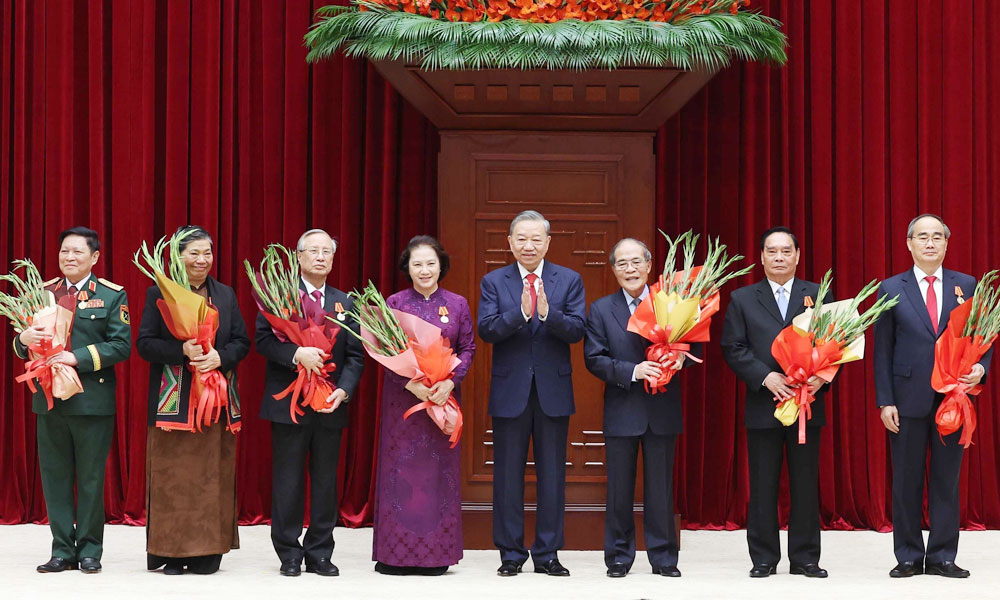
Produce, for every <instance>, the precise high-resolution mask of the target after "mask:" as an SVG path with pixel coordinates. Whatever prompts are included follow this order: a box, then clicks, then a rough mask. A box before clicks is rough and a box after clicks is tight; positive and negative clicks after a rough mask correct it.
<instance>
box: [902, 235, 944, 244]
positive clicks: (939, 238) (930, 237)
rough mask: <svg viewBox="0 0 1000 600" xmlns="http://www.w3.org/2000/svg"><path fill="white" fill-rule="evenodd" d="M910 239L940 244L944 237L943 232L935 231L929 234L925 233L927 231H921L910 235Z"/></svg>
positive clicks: (922, 242) (923, 242)
mask: <svg viewBox="0 0 1000 600" xmlns="http://www.w3.org/2000/svg"><path fill="white" fill-rule="evenodd" d="M910 239H911V240H917V241H918V242H920V243H921V244H926V243H927V242H929V241H931V242H934V243H935V244H940V243H941V242H943V241H944V240H945V237H944V234H943V233H935V234H934V235H930V234H927V233H921V234H918V235H911V236H910Z"/></svg>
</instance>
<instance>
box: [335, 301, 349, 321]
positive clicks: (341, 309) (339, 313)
mask: <svg viewBox="0 0 1000 600" xmlns="http://www.w3.org/2000/svg"><path fill="white" fill-rule="evenodd" d="M333 310H335V311H336V312H337V320H338V321H343V320H344V319H346V318H347V315H345V314H344V305H343V304H341V303H340V302H338V303H336V304H334V305H333Z"/></svg>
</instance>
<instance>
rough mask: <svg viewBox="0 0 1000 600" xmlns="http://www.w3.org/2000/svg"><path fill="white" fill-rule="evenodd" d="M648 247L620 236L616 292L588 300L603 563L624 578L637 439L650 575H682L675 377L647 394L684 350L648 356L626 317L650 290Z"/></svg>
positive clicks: (631, 541)
mask: <svg viewBox="0 0 1000 600" xmlns="http://www.w3.org/2000/svg"><path fill="white" fill-rule="evenodd" d="M652 258H653V256H652V254H651V253H650V252H649V248H647V247H646V245H645V244H643V243H642V242H640V241H639V240H635V239H632V238H625V239H623V240H621V241H620V242H618V243H617V244H615V246H614V248H612V249H611V255H610V257H609V259H608V260H609V264H610V265H611V268H612V269H613V270H614V274H615V278H616V279H617V280H618V284H619V285H620V286H621V288H622V289H621V290H619V291H617V292H615V293H613V294H611V295H609V296H605V297H603V298H600V299H599V300H595V301H594V303H593V304H592V305H591V306H590V315H589V316H588V317H587V337H586V338H585V340H584V345H583V349H584V358H585V359H586V361H587V369H589V370H590V372H591V373H593V374H594V375H596V376H597V377H598V378H599V379H601V380H602V381H604V383H605V386H604V443H605V447H604V448H605V454H606V460H607V468H608V496H607V498H608V504H607V515H606V519H605V524H604V563H605V564H606V565H607V567H608V577H624V576H625V575H627V574H628V572H629V569H631V568H632V563H633V561H634V560H635V519H634V517H633V515H632V503H633V500H634V498H635V469H636V459H637V458H638V455H639V444H640V443H641V444H642V462H643V473H644V477H643V488H644V496H643V528H644V530H645V535H646V554H647V556H648V558H649V564H650V565H652V567H653V573H654V574H659V575H664V576H667V577H680V576H681V572H680V570H679V569H678V568H677V549H678V548H677V530H676V529H675V526H674V489H673V483H674V449H675V448H676V444H677V436H678V435H679V434H680V433H681V431H682V429H683V420H682V417H681V395H680V380H679V378H678V377H677V376H676V375H675V376H674V379H672V380H671V381H670V384H669V385H668V386H667V389H666V391H664V392H661V393H659V394H655V395H653V394H650V393H648V392H647V391H646V389H645V385H644V382H647V381H648V382H650V383H655V382H656V380H657V379H658V378H659V377H660V373H661V371H662V370H663V369H675V370H677V369H680V368H681V367H682V366H683V365H684V355H681V356H680V358H678V359H677V360H675V361H672V362H671V363H670V364H668V365H661V364H660V363H658V362H654V361H649V360H646V348H647V347H648V346H649V342H648V341H647V340H645V339H644V338H642V337H641V336H639V335H637V334H635V333H632V332H630V331H628V330H627V327H628V321H629V317H630V316H631V315H632V313H634V312H635V309H636V308H637V307H638V306H639V304H640V303H641V302H642V301H643V300H645V299H646V297H647V296H648V295H649V286H648V285H646V281H647V280H648V279H649V271H650V267H651V266H652V262H651V259H652Z"/></svg>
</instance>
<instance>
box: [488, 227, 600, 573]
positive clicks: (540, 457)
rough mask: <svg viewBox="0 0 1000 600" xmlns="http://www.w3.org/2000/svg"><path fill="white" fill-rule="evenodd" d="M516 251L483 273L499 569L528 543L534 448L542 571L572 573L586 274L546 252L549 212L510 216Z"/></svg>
mask: <svg viewBox="0 0 1000 600" xmlns="http://www.w3.org/2000/svg"><path fill="white" fill-rule="evenodd" d="M507 240H508V242H509V243H510V250H511V252H512V253H513V254H514V259H515V260H516V261H517V262H515V263H514V264H512V265H508V266H506V267H503V268H500V269H497V270H495V271H492V272H490V273H488V274H487V275H486V276H485V277H483V281H482V283H481V285H480V290H481V295H480V299H479V319H478V321H479V327H478V329H479V336H480V337H481V338H482V339H483V340H484V341H485V342H487V343H490V344H493V372H492V379H491V381H490V402H489V414H490V416H491V417H492V418H493V463H494V465H493V542H494V544H496V546H497V548H498V549H499V550H500V559H501V564H500V568H499V569H498V570H497V574H498V575H501V576H510V575H517V573H519V572H520V571H521V565H523V564H524V562H525V561H526V560H527V559H528V551H527V550H526V549H525V547H524V469H525V465H526V461H527V457H528V444H529V442H531V443H532V444H533V448H534V457H535V472H536V473H537V476H538V480H537V484H536V485H537V492H538V493H537V495H538V518H537V521H536V523H535V543H534V544H533V545H532V547H531V558H532V561H533V562H534V565H535V572H536V573H547V574H548V575H561V576H565V575H569V571H568V570H567V569H566V568H565V567H563V566H562V564H561V563H560V562H559V559H558V557H557V552H558V550H559V549H560V548H562V546H563V543H564V542H563V517H564V515H563V511H564V509H565V505H566V439H567V435H568V433H569V417H570V415H571V414H573V412H574V410H575V409H574V405H573V376H572V372H573V368H572V365H571V364H570V352H569V346H570V344H573V343H576V342H579V341H580V340H581V339H582V338H583V333H584V328H585V321H586V307H585V299H584V294H583V280H582V279H581V278H580V275H579V274H578V273H576V272H575V271H571V270H570V269H567V268H565V267H560V266H559V265H555V264H552V263H549V262H545V253H546V252H547V251H548V248H549V242H550V240H551V238H550V237H549V222H548V221H547V220H545V217H543V216H542V215H541V214H539V213H537V212H535V211H533V210H528V211H524V212H522V213H520V214H519V215H517V216H516V217H514V220H513V221H511V224H510V235H509V236H508V238H507Z"/></svg>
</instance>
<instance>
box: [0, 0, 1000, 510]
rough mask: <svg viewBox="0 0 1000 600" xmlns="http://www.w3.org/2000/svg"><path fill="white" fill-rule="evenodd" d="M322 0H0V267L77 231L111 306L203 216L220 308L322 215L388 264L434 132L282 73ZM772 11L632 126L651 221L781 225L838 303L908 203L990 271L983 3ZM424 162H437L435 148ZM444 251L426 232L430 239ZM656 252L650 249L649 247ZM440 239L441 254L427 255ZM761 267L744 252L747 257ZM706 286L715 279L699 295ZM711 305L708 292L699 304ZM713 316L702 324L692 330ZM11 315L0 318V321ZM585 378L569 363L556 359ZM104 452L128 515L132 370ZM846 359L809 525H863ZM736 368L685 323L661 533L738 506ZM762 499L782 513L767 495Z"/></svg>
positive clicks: (998, 129) (899, 257) (365, 475)
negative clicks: (226, 295) (668, 523)
mask: <svg viewBox="0 0 1000 600" xmlns="http://www.w3.org/2000/svg"><path fill="white" fill-rule="evenodd" d="M322 4H324V2H322V1H320V2H308V1H293V0H288V1H284V2H281V1H264V0H246V1H237V0H230V1H222V2H214V3H208V2H194V1H190V0H169V1H168V0H155V1H153V0H150V1H148V2H146V1H142V2H140V1H136V0H132V1H130V0H107V1H105V2H101V3H94V2H84V1H82V0H79V1H75V2H73V1H64V2H59V1H52V2H45V3H38V2H28V1H23V0H21V1H15V0H0V215H2V217H3V222H2V224H0V236H2V240H0V263H2V264H9V261H10V260H11V259H13V258H19V257H22V256H29V257H32V258H34V259H35V260H36V261H37V262H39V263H40V264H41V265H42V268H43V270H44V272H45V273H47V274H49V275H50V276H54V275H55V274H56V273H57V268H56V267H57V265H56V248H55V244H56V237H55V236H56V235H57V234H58V232H59V231H60V230H61V229H63V228H65V227H68V226H70V225H75V224H87V225H90V226H92V227H94V228H95V229H97V230H98V231H100V233H101V235H102V238H103V241H104V243H105V251H104V252H103V256H102V258H101V262H100V264H99V266H98V269H97V271H98V273H99V274H100V275H102V276H105V277H108V278H110V279H112V280H113V281H116V282H118V283H120V284H123V285H125V286H126V288H127V289H128V291H129V295H130V298H131V301H132V312H133V319H135V322H138V319H139V318H140V317H141V315H139V314H138V313H139V309H141V302H140V300H141V299H142V297H143V291H144V289H145V287H146V286H147V285H148V283H149V282H148V281H147V280H145V279H144V278H143V277H142V276H141V275H140V274H139V273H138V271H137V270H136V269H135V268H134V266H132V265H131V264H130V254H131V252H132V251H134V250H135V249H136V248H137V247H138V245H139V243H140V241H141V240H144V239H145V240H152V239H154V238H156V237H159V236H160V235H162V234H163V233H165V232H170V231H173V229H174V228H176V227H177V226H178V225H180V224H183V223H188V222H191V223H198V224H201V225H203V226H205V227H207V228H208V229H209V230H210V231H212V232H213V233H214V234H215V236H216V254H217V257H216V269H215V273H216V275H217V276H218V277H219V278H220V279H221V280H222V281H223V282H226V283H228V284H230V285H233V286H234V287H235V288H236V290H237V293H238V295H239V298H240V301H241V303H242V304H241V305H242V309H243V314H244V318H245V319H246V320H247V323H248V325H252V324H253V317H254V315H255V309H254V305H253V302H252V300H251V298H250V294H249V289H248V285H247V283H246V280H245V276H244V275H243V273H242V260H243V259H244V258H249V259H251V260H252V261H253V260H257V259H259V257H260V251H261V248H262V247H263V246H264V245H266V244H268V243H271V242H283V243H286V244H292V243H294V242H295V239H296V237H297V236H298V234H299V233H301V232H302V231H303V230H305V229H307V228H309V227H324V228H326V229H328V230H329V231H331V233H334V234H335V235H336V236H338V238H339V240H340V248H339V251H338V254H337V257H336V259H335V266H334V273H333V276H332V281H333V282H334V283H335V284H336V285H337V286H338V287H340V288H342V289H350V288H353V287H355V286H360V285H363V284H364V283H366V282H367V280H368V279H369V278H370V279H372V280H373V281H374V282H375V283H376V285H378V286H379V287H380V288H382V289H384V290H395V289H398V288H399V287H400V286H402V285H403V282H402V281H401V279H400V276H399V274H398V273H397V272H396V271H395V269H394V262H395V258H396V257H397V256H398V254H399V252H400V250H401V249H402V246H403V244H405V242H406V240H408V239H409V237H410V236H412V235H414V234H416V233H434V231H435V228H436V219H437V215H436V202H435V189H436V169H437V164H436V159H437V145H438V141H437V132H436V131H435V130H434V129H433V128H432V127H431V126H430V125H429V124H428V123H427V121H426V120H425V119H423V117H421V116H420V115H419V114H417V113H416V112H415V110H414V109H413V108H412V107H410V106H409V105H407V104H406V103H404V102H402V101H401V100H400V99H399V97H398V96H397V95H396V93H395V92H394V91H393V90H391V89H390V88H389V87H388V86H387V85H386V84H385V83H384V82H383V81H382V79H381V78H380V77H379V76H378V75H377V74H375V72H374V71H373V70H372V68H371V67H370V66H369V65H367V64H366V63H364V62H362V61H354V60H344V59H342V58H336V59H334V60H331V61H329V62H326V63H323V64H320V65H317V66H309V65H307V64H306V63H305V61H304V56H305V50H304V48H303V47H302V42H301V39H302V35H303V33H304V32H305V30H306V28H307V27H308V25H309V23H310V21H311V15H312V12H313V10H314V9H315V8H317V7H318V6H320V5H322ZM755 6H758V7H760V8H762V9H763V10H764V11H765V12H766V13H767V14H770V15H772V16H775V17H776V18H778V19H780V20H781V21H783V22H784V23H785V31H786V33H787V34H788V37H789V42H790V48H789V52H790V60H789V63H788V65H787V66H786V67H785V68H783V69H773V68H768V67H765V66H761V65H738V66H735V67H733V68H730V69H727V70H725V71H723V72H721V73H720V74H719V75H717V76H716V77H715V79H714V80H713V81H712V82H710V83H709V85H708V86H707V87H706V89H705V90H704V91H703V92H701V93H700V94H698V95H697V96H696V97H695V98H694V99H692V101H691V102H690V103H689V104H688V105H687V106H686V107H685V108H684V109H683V110H682V111H681V112H680V113H679V114H678V115H676V116H675V117H674V118H673V119H671V120H670V121H669V122H668V123H667V124H666V125H665V126H664V127H663V129H662V130H661V131H660V134H659V135H658V137H657V141H656V152H657V166H658V168H657V176H658V182H657V214H656V222H657V225H658V227H660V228H662V229H664V230H665V231H667V232H669V233H676V232H679V231H683V230H685V229H688V228H694V229H695V230H696V231H701V232H705V233H707V234H711V235H720V236H721V237H722V238H723V240H724V241H725V242H727V243H729V244H730V246H731V247H732V248H734V249H736V250H738V251H740V252H742V253H743V254H745V255H747V256H749V257H753V258H754V259H756V257H757V255H758V251H757V236H758V235H759V233H760V232H761V231H762V230H764V229H766V228H767V227H769V226H771V225H774V224H788V225H790V226H791V227H792V228H793V229H794V230H795V231H796V232H797V233H798V234H799V235H800V239H801V241H802V244H803V247H802V250H803V252H802V257H803V258H802V263H801V265H800V270H799V275H800V276H803V277H808V278H810V279H813V280H816V279H818V278H819V277H820V276H822V273H823V272H824V271H825V270H826V269H827V268H829V267H833V268H834V270H835V275H836V282H835V290H834V292H835V294H836V295H837V296H838V297H844V296H845V295H847V294H849V293H851V292H853V291H856V290H857V289H859V288H860V287H861V286H862V285H863V284H864V283H866V282H867V281H868V280H870V279H872V278H876V277H878V278H884V277H887V276H889V275H892V274H894V273H897V272H899V271H902V270H904V269H906V268H908V267H909V266H910V264H911V259H910V257H909V254H908V252H907V250H906V247H905V239H904V238H905V227H906V224H907V222H908V221H909V219H910V218H911V217H913V216H914V215H916V214H917V213H920V212H924V211H931V212H938V213H940V214H942V215H943V216H944V218H945V219H946V221H947V222H948V224H949V226H950V227H951V230H952V232H953V237H952V240H951V242H950V251H949V255H948V261H947V263H946V266H948V267H950V268H953V269H957V270H962V271H965V272H969V273H973V274H976V275H978V274H980V273H982V272H983V271H985V270H987V269H989V268H990V267H991V266H997V265H1000V241H998V239H997V236H995V235H992V232H994V231H997V230H998V229H1000V214H998V212H1000V211H998V208H996V207H995V206H994V205H995V201H994V200H993V199H995V198H997V197H998V192H1000V189H998V188H1000V152H998V147H997V142H996V141H994V140H998V139H1000V135H998V134H1000V120H998V119H1000V118H998V117H997V116H995V115H994V114H993V113H994V111H992V110H991V105H990V100H991V99H992V98H995V97H996V94H997V92H998V91H1000V89H998V88H1000V67H998V66H996V65H995V64H994V63H995V61H994V60H993V59H992V57H994V56H996V55H997V51H998V50H1000V48H998V45H1000V40H997V38H996V36H993V35H991V32H993V31H996V30H997V28H998V26H1000V14H998V13H997V11H995V10H994V11H991V12H988V11H987V8H988V3H987V2H986V1H985V0H971V1H962V2H949V1H947V0H939V1H932V0H924V1H918V2H916V3H914V2H903V1H901V0H886V1H884V2H857V3H851V2H834V0H810V1H809V2H800V1H799V0H771V1H760V2H756V3H755ZM442 168H447V165H443V166H442ZM443 242H444V244H445V246H446V247H447V244H448V240H443ZM657 244H658V245H657V248H658V252H657V255H658V256H659V257H662V255H663V254H662V250H663V246H662V243H661V242H657ZM454 259H455V260H462V259H463V258H462V257H454ZM761 276H762V272H761V270H760V268H759V267H758V268H757V270H756V272H755V273H754V275H753V276H752V277H748V278H746V279H745V280H744V281H741V282H740V284H741V285H743V284H746V283H749V282H751V281H753V280H755V279H756V278H759V277H761ZM724 296H725V294H724ZM723 305H724V306H723V310H724V308H725V299H724V300H723ZM720 327H721V319H719V322H718V323H716V324H715V328H714V329H713V339H716V340H717V339H718V335H719V332H720ZM11 336H12V332H11V330H10V328H9V326H7V325H6V324H5V325H4V330H3V339H4V340H9V339H10V337H11ZM20 369H21V367H20V361H17V360H16V359H15V358H14V357H13V354H12V353H11V352H10V349H9V345H8V342H6V341H5V342H4V343H3V344H2V345H0V382H3V383H2V384H0V522H5V523H11V522H24V521H38V520H41V519H44V516H45V510H44V503H43V500H42V494H41V484H40V481H39V478H38V475H37V465H36V463H37V457H36V452H35V442H34V426H33V425H34V417H33V416H32V415H31V414H30V410H29V408H28V406H29V405H28V402H27V397H26V393H25V391H24V389H23V387H21V386H17V387H15V385H14V384H13V378H14V376H15V375H16V374H19V373H20ZM262 373H263V369H262V361H261V359H260V358H259V357H258V356H256V355H255V354H254V353H253V352H251V356H250V358H248V359H247V360H246V361H245V362H244V363H243V365H242V366H241V369H240V388H241V391H242V396H243V404H244V412H245V419H244V431H243V433H242V434H241V437H240V442H239V452H238V478H239V481H238V484H239V485H238V489H239V506H240V519H241V521H243V522H246V523H256V522H262V521H264V520H266V519H267V516H268V513H269V508H270V506H269V505H270V440H269V430H268V426H267V423H265V422H262V421H260V420H258V419H257V418H256V413H257V410H258V408H259V406H260V402H261V401H262V399H261V398H260V393H259V390H260V389H262ZM575 376H578V377H589V375H588V374H584V373H580V374H576V375H575ZM118 382H119V383H118V400H119V413H118V417H117V428H116V432H115V439H114V444H113V448H112V453H111V459H110V461H109V463H108V478H107V485H106V499H107V509H108V513H109V518H110V519H111V520H113V521H115V522H137V521H140V520H141V519H142V517H143V506H144V500H143V494H144V487H143V486H144V478H143V471H144V450H145V420H144V418H145V401H146V397H145V390H146V387H145V386H146V369H145V367H144V365H143V363H142V361H141V360H140V359H139V358H138V357H136V356H134V357H133V358H132V359H131V360H130V361H129V362H128V363H126V364H124V365H122V366H120V367H119V379H118ZM872 382H873V378H872V367H871V361H870V360H865V361H863V362H861V363H854V364H852V365H848V366H846V367H845V368H844V369H842V370H841V373H840V375H839V376H838V381H837V384H836V385H835V386H834V389H833V390H832V393H831V394H830V395H828V398H830V402H828V403H827V404H828V411H829V415H828V423H829V425H828V426H827V427H826V428H825V430H824V433H823V438H822V446H821V453H822V454H821V482H820V483H821V507H822V508H821V512H822V515H821V516H822V521H823V524H824V525H825V526H827V527H833V528H841V529H850V528H875V529H880V530H885V529H886V528H887V527H888V526H889V524H890V518H891V515H890V512H889V510H890V506H891V500H890V481H891V472H890V469H889V458H888V447H887V443H886V433H885V430H884V428H883V427H882V425H881V423H880V422H879V420H878V418H877V413H876V409H875V398H874V387H873V383H872ZM377 384H378V379H377V370H376V369H375V367H374V365H369V366H368V368H367V372H366V376H365V378H364V382H363V384H362V387H361V389H360V390H359V392H358V394H357V395H356V397H355V398H354V399H353V400H352V402H353V408H352V410H353V412H352V422H351V425H352V426H351V428H350V429H349V432H348V434H347V435H346V436H345V440H344V447H343V452H342V459H341V461H342V462H341V475H342V478H341V487H340V492H341V497H342V501H341V510H342V519H343V521H344V522H346V523H347V524H349V525H360V524H364V523H370V522H371V515H372V501H373V492H374V489H373V488H374V484H373V477H372V476H373V461H374V448H375V446H376V441H377V440H376V439H375V424H376V422H377V414H376V413H377V411H376V402H375V399H376V397H377ZM740 387H741V386H740V385H739V384H738V382H737V381H736V379H735V378H734V377H733V375H732V374H731V373H730V372H729V370H728V369H727V368H726V367H725V364H724V362H723V361H722V357H721V354H720V352H719V349H718V347H717V346H716V345H714V344H709V346H708V348H707V350H706V361H705V365H704V366H701V367H697V368H695V369H691V370H690V372H689V373H688V374H687V376H686V382H685V395H684V397H685V419H686V424H685V434H684V435H683V436H682V437H681V442H680V446H679V450H678V468H677V490H678V492H677V493H678V502H677V508H678V510H679V512H681V513H682V514H683V515H684V517H685V520H686V521H687V522H688V524H689V526H692V527H698V528H733V527H739V526H741V525H742V524H743V523H745V519H746V499H747V495H748V487H747V474H746V455H745V443H746V442H745V430H744V428H743V423H742V414H743V412H742V411H743V404H742V393H741V392H740ZM998 391H1000V388H998V385H997V384H996V378H995V377H991V378H990V380H989V383H988V386H987V389H986V391H985V392H984V393H983V395H982V396H981V399H980V400H979V401H978V410H979V416H980V424H979V429H978V430H977V433H976V435H975V438H974V440H975V443H976V445H974V446H973V447H972V448H971V450H970V451H969V452H968V453H967V456H966V460H965V465H964V467H963V474H962V488H963V496H962V497H963V506H962V509H963V510H962V523H963V525H964V526H966V527H972V528H979V527H1000V482H998V468H997V465H998V464H1000V461H998V456H997V454H998V453H1000V440H998V435H1000V414H998V411H997V410H995V409H994V407H993V404H994V399H995V398H997V397H998V396H997V392H998ZM785 508H787V507H785Z"/></svg>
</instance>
